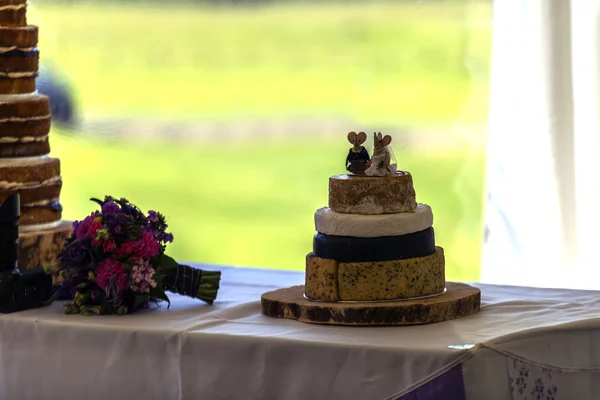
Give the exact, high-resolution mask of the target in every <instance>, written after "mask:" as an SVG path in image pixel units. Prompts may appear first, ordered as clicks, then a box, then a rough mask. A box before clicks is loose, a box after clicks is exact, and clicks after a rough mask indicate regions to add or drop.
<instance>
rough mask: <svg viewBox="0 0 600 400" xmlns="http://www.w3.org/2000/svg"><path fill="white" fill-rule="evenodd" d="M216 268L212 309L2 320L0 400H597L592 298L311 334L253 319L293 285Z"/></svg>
mask: <svg viewBox="0 0 600 400" xmlns="http://www.w3.org/2000/svg"><path fill="white" fill-rule="evenodd" d="M201 267H202V268H207V269H215V268H217V267H209V266H201ZM218 269H221V270H222V271H223V281H222V282H223V286H222V289H221V292H220V295H219V298H218V302H217V303H215V305H214V306H213V307H210V306H207V305H205V304H203V303H201V302H197V301H194V300H191V299H187V298H183V297H180V296H176V295H173V296H171V297H172V306H171V308H170V310H167V308H166V305H164V306H162V307H161V308H154V309H150V310H145V311H143V312H140V313H138V314H135V315H132V316H126V317H117V316H106V317H83V316H78V315H77V316H75V315H73V316H67V315H64V314H63V310H62V304H60V303H55V304H53V305H52V306H50V307H46V308H42V309H36V310H30V311H26V312H21V313H16V314H8V315H2V316H0V363H1V364H0V399H11V400H12V399H21V400H26V399H54V398H57V399H58V398H59V399H63V400H70V399H86V400H94V399H114V400H117V399H134V398H135V399H161V400H166V399H211V400H212V399H325V398H327V399H393V400H396V399H402V400H414V399H420V400H424V399H434V398H443V399H450V400H452V399H455V398H456V399H458V398H461V399H462V398H466V399H469V400H470V399H490V400H496V399H498V400H500V399H525V398H527V399H532V398H537V397H535V393H536V390H537V391H539V390H542V391H543V392H544V396H545V397H540V398H543V399H547V398H548V399H563V398H567V399H593V398H596V399H597V398H600V381H599V380H598V379H596V378H597V377H598V373H599V372H600V293H599V292H593V291H576V290H558V289H533V288H521V287H510V286H494V285H484V284H476V286H478V287H480V288H481V290H482V311H481V312H480V313H478V314H476V315H473V316H469V317H466V318H462V319H458V320H454V321H447V322H442V323H438V324H432V325H423V326H411V327H335V326H318V325H309V324H303V323H299V322H296V321H292V320H278V319H271V318H267V317H265V316H263V315H261V314H260V295H261V294H262V293H263V292H265V291H270V290H273V289H276V288H280V287H286V286H291V285H296V284H301V283H302V282H303V279H304V276H303V274H302V273H297V272H282V271H267V270H258V269H255V270H253V269H242V268H239V269H238V268H225V267H223V268H218ZM525 386H526V387H525ZM511 388H512V389H513V390H512V393H511ZM555 392H556V393H555ZM440 393H441V394H440ZM532 393H533V394H532Z"/></svg>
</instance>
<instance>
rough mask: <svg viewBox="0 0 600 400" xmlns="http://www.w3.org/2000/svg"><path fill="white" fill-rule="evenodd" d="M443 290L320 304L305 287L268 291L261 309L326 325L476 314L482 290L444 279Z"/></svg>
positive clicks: (411, 322)
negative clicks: (393, 299)
mask: <svg viewBox="0 0 600 400" xmlns="http://www.w3.org/2000/svg"><path fill="white" fill-rule="evenodd" d="M446 288H447V291H446V293H444V294H442V295H439V296H435V297H430V298H425V299H419V300H405V301H399V302H380V303H379V302H378V303H319V302H314V301H310V300H307V299H306V298H305V297H304V286H303V285H301V286H293V287H290V288H285V289H279V290H275V291H272V292H267V293H265V294H263V295H262V297H261V311H262V313H263V314H264V315H266V316H268V317H272V318H288V319H295V320H298V321H300V322H306V323H311V324H326V325H353V326H372V325H382V326H390V325H392V326H393V325H420V324H431V323H436V322H442V321H448V320H451V319H456V318H461V317H466V316H468V315H471V314H475V313H476V312H478V311H479V309H480V303H481V292H480V290H479V289H478V288H475V287H473V286H469V285H467V284H464V283H458V282H447V283H446Z"/></svg>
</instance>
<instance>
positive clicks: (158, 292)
mask: <svg viewBox="0 0 600 400" xmlns="http://www.w3.org/2000/svg"><path fill="white" fill-rule="evenodd" d="M149 296H150V297H154V298H156V299H161V300H164V301H166V302H167V304H168V305H167V310H168V309H169V307H171V300H169V296H167V294H166V293H165V291H164V290H162V288H159V287H158V286H157V287H155V288H150V293H149Z"/></svg>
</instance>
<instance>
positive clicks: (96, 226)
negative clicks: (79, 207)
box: [87, 221, 102, 237]
mask: <svg viewBox="0 0 600 400" xmlns="http://www.w3.org/2000/svg"><path fill="white" fill-rule="evenodd" d="M98 229H102V224H101V223H100V222H98V221H94V222H92V224H91V225H90V227H89V228H88V231H87V236H89V237H96V231H97V230H98Z"/></svg>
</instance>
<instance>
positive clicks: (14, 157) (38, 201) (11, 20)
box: [0, 0, 62, 232]
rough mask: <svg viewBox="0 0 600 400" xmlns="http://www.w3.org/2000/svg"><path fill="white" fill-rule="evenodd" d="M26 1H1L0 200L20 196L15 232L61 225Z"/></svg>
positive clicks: (56, 170)
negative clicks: (13, 195)
mask: <svg viewBox="0 0 600 400" xmlns="http://www.w3.org/2000/svg"><path fill="white" fill-rule="evenodd" d="M26 12H27V4H26V0H0V201H4V199H5V198H6V197H7V196H9V195H10V194H13V193H19V194H20V198H21V220H20V223H19V231H20V232H37V231H44V230H48V229H53V228H55V227H57V226H58V225H59V224H60V221H61V213H62V206H61V204H60V201H59V197H60V190H61V186H62V181H61V176H60V161H59V160H58V159H56V158H50V157H48V154H49V153H50V143H49V141H48V134H49V132H50V104H49V101H48V97H46V96H42V95H39V94H38V93H37V92H36V77H37V76H38V60H39V52H38V48H37V44H38V28H37V27H36V26H31V25H27V19H26Z"/></svg>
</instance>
